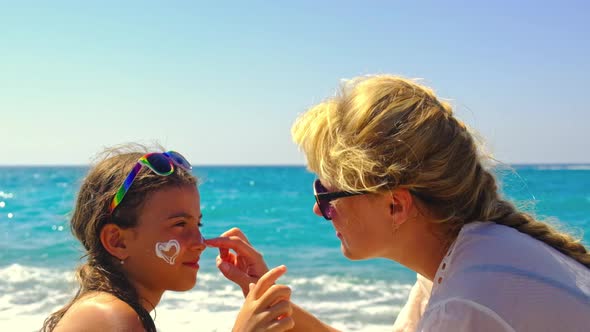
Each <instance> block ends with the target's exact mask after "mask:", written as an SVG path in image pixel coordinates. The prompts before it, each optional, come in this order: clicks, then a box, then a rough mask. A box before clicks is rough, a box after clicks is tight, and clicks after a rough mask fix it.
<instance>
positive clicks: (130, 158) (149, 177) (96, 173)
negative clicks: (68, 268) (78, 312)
mask: <svg viewBox="0 0 590 332" xmlns="http://www.w3.org/2000/svg"><path fill="white" fill-rule="evenodd" d="M146 153H148V151H147V149H146V148H145V147H143V146H140V145H137V144H133V145H124V146H120V147H116V148H110V149H107V150H106V151H105V152H104V153H103V154H102V158H100V159H102V160H101V161H99V162H98V163H97V164H96V165H95V166H94V167H93V168H91V169H90V171H89V173H88V175H87V176H86V178H85V179H84V182H83V183H82V186H81V188H80V191H79V192H78V197H77V201H76V207H75V210H74V212H73V215H72V219H71V221H70V226H71V230H72V233H73V234H74V236H76V238H78V240H79V241H80V242H81V243H82V245H83V246H84V249H85V251H86V252H85V254H84V256H85V257H86V259H87V260H86V263H84V264H82V266H80V267H79V268H78V270H77V280H78V281H79V284H80V287H79V289H78V292H77V293H76V295H75V296H74V298H73V299H72V300H71V301H70V302H69V303H68V304H67V305H66V306H64V307H63V308H62V309H60V310H58V311H56V312H54V313H53V314H51V315H50V316H49V317H48V318H47V319H46V320H45V322H44V324H43V328H42V329H41V331H52V330H53V329H54V328H55V327H56V325H57V324H58V323H59V321H60V319H61V318H62V317H63V316H64V314H65V313H66V312H67V311H68V309H69V308H70V307H71V306H72V305H73V304H74V303H75V302H76V301H77V300H78V299H80V298H81V297H82V296H84V295H86V294H88V293H91V292H106V293H110V294H112V295H114V296H116V297H117V298H119V299H120V300H122V301H124V302H126V303H127V304H128V305H130V306H131V307H132V308H133V310H135V312H137V315H138V316H139V319H140V320H141V322H142V324H143V326H144V328H145V330H146V331H156V327H155V325H154V321H153V319H152V318H151V316H150V314H149V312H148V311H147V310H146V309H144V307H143V306H142V305H141V302H140V298H139V295H138V293H137V291H136V290H135V288H134V287H133V286H132V284H131V283H130V282H129V280H128V279H127V277H126V275H125V273H124V272H123V269H122V268H121V264H120V262H119V260H117V259H116V257H113V256H111V255H110V254H109V253H108V252H107V251H106V250H105V248H104V247H103V245H102V242H101V241H100V232H101V230H102V228H103V227H104V226H105V225H106V224H115V225H118V226H119V227H122V228H132V227H135V226H136V225H137V223H138V220H137V218H138V215H139V212H140V210H141V209H142V206H143V202H145V201H146V199H147V198H148V196H149V195H150V194H151V193H153V192H155V191H157V190H160V189H162V188H164V187H168V186H184V185H196V183H197V179H196V178H195V177H194V176H193V175H192V174H191V173H190V172H187V171H185V170H184V169H181V168H180V167H175V169H174V173H172V174H171V175H168V176H160V175H157V174H155V173H154V172H152V171H151V170H150V169H148V168H147V167H143V169H142V170H141V171H140V172H139V174H138V175H137V177H136V178H135V181H133V184H132V185H131V187H130V188H129V191H128V192H127V194H126V195H125V197H124V199H123V201H122V202H121V203H120V205H119V206H117V208H116V209H115V210H114V211H113V213H112V214H111V213H110V212H109V206H110V204H111V201H112V200H113V197H114V196H115V194H116V192H117V190H118V189H119V187H120V186H121V184H122V183H123V181H124V180H125V178H126V177H127V175H128V174H129V172H130V171H131V169H132V168H133V167H134V166H135V164H136V162H137V161H138V159H139V158H140V157H141V156H143V155H145V154H146Z"/></svg>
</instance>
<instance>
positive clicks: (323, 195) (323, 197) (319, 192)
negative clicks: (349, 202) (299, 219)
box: [313, 179, 369, 220]
mask: <svg viewBox="0 0 590 332" xmlns="http://www.w3.org/2000/svg"><path fill="white" fill-rule="evenodd" d="M368 193H369V192H368V191H355V192H350V191H333V192H329V191H328V189H327V188H326V187H324V185H323V184H322V183H321V182H320V180H319V179H316V180H315V181H314V182H313V195H314V196H315V201H316V203H318V208H319V209H320V211H321V212H322V216H324V218H326V220H332V215H333V214H334V207H333V206H332V204H330V202H331V201H333V200H335V199H338V198H343V197H350V196H356V195H364V194H368Z"/></svg>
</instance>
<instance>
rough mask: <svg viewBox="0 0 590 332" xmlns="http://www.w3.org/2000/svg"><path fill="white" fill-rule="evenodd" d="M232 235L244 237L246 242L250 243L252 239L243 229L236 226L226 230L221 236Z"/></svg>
mask: <svg viewBox="0 0 590 332" xmlns="http://www.w3.org/2000/svg"><path fill="white" fill-rule="evenodd" d="M230 236H237V237H239V238H240V239H242V240H243V241H244V242H246V243H248V244H250V241H248V238H247V237H246V234H244V233H243V232H242V230H241V229H239V228H237V227H234V228H232V229H230V230H228V231H226V232H225V233H223V234H221V235H220V237H230Z"/></svg>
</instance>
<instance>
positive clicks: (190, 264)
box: [182, 262, 199, 269]
mask: <svg viewBox="0 0 590 332" xmlns="http://www.w3.org/2000/svg"><path fill="white" fill-rule="evenodd" d="M182 265H184V266H188V267H190V268H193V269H198V268H199V263H197V262H193V263H190V262H189V263H182Z"/></svg>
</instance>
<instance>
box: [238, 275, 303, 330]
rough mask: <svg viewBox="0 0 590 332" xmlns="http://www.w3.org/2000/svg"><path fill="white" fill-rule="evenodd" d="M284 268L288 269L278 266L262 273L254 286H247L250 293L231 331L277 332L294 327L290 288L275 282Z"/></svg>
mask: <svg viewBox="0 0 590 332" xmlns="http://www.w3.org/2000/svg"><path fill="white" fill-rule="evenodd" d="M286 271H287V268H286V267H285V266H284V265H281V266H279V267H276V268H274V269H272V270H270V271H268V272H267V273H265V274H264V275H263V276H262V277H261V278H260V279H259V280H258V282H257V283H256V285H254V284H249V285H248V288H249V290H250V292H249V293H248V296H246V301H245V302H244V305H243V306H242V309H241V310H240V313H239V314H238V317H237V318H236V323H235V325H234V328H233V330H232V331H233V332H255V331H273V332H280V331H287V330H290V329H292V328H293V327H294V326H295V323H294V321H293V319H292V318H291V314H292V313H293V308H292V307H291V302H290V297H291V289H290V288H289V287H287V286H285V285H275V284H274V283H275V282H276V281H277V279H278V278H279V277H280V276H282V275H283V274H285V272H286Z"/></svg>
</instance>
